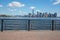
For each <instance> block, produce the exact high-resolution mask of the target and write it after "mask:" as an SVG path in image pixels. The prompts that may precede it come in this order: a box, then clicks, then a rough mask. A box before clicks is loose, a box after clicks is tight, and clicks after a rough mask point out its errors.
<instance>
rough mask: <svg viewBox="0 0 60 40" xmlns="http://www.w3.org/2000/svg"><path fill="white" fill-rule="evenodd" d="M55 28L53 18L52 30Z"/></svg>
mask: <svg viewBox="0 0 60 40" xmlns="http://www.w3.org/2000/svg"><path fill="white" fill-rule="evenodd" d="M53 30H54V20H52V31H53Z"/></svg>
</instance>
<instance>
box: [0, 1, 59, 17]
mask: <svg viewBox="0 0 60 40" xmlns="http://www.w3.org/2000/svg"><path fill="white" fill-rule="evenodd" d="M31 9H34V10H35V12H36V11H37V10H39V11H40V12H51V13H54V12H57V13H58V14H57V15H58V16H60V0H0V14H7V15H26V14H28V13H31V12H32V10H31Z"/></svg>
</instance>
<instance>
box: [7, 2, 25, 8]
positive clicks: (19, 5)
mask: <svg viewBox="0 0 60 40" xmlns="http://www.w3.org/2000/svg"><path fill="white" fill-rule="evenodd" d="M8 6H10V7H23V6H25V5H24V4H22V3H20V2H16V1H13V2H11V3H9V4H8Z"/></svg>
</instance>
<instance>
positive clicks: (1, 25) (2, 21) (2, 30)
mask: <svg viewBox="0 0 60 40" xmlns="http://www.w3.org/2000/svg"><path fill="white" fill-rule="evenodd" d="M1 32H3V19H2V20H1Z"/></svg>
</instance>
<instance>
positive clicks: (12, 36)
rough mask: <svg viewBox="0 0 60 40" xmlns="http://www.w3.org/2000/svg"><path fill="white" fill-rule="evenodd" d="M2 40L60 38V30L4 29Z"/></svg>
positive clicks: (0, 35)
mask: <svg viewBox="0 0 60 40" xmlns="http://www.w3.org/2000/svg"><path fill="white" fill-rule="evenodd" d="M0 40H60V31H47V30H46V31H29V32H28V31H4V32H0Z"/></svg>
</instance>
